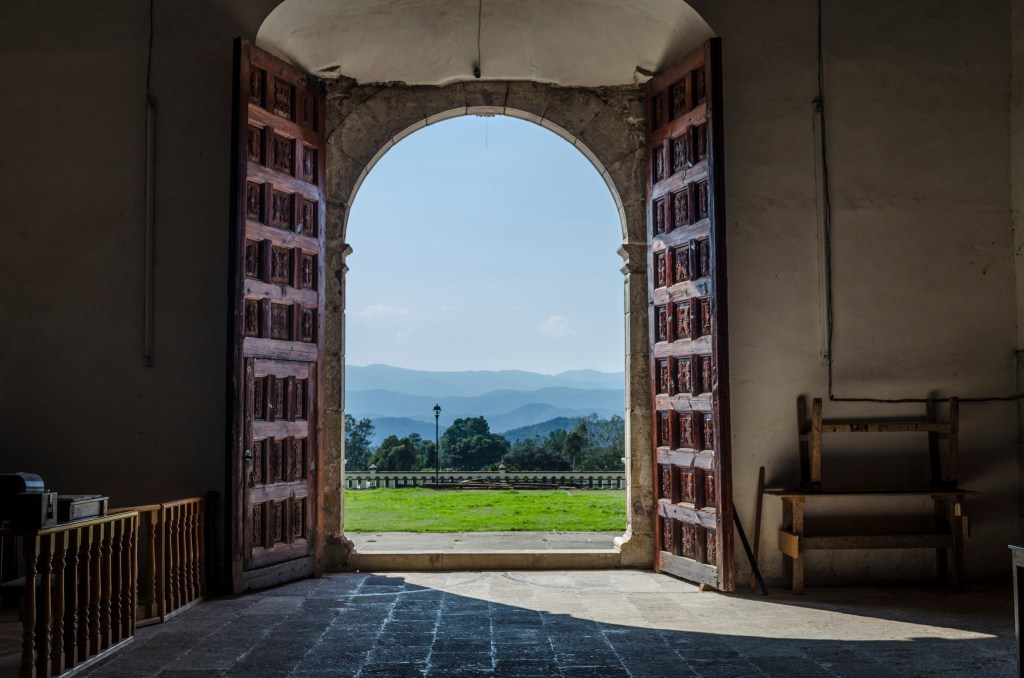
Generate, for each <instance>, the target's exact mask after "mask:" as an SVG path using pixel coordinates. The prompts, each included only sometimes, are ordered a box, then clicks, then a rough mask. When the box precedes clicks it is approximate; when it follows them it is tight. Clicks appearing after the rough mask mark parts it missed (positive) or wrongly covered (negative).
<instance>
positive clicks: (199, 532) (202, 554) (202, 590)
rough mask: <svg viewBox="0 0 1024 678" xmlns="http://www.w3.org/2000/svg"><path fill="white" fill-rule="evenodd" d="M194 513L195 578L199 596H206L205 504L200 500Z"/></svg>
mask: <svg viewBox="0 0 1024 678" xmlns="http://www.w3.org/2000/svg"><path fill="white" fill-rule="evenodd" d="M196 511H197V512H198V517H199V520H198V523H197V525H196V554H197V558H196V576H197V577H198V578H199V595H200V596H205V595H206V550H205V548H204V543H205V541H206V523H205V519H206V515H205V514H206V504H205V503H204V502H203V501H202V500H200V501H199V503H198V504H197V505H196Z"/></svg>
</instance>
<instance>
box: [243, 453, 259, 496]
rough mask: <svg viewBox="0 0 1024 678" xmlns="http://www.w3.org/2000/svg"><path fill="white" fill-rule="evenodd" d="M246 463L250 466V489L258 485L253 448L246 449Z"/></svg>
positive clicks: (244, 457)
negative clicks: (253, 460)
mask: <svg viewBox="0 0 1024 678" xmlns="http://www.w3.org/2000/svg"><path fill="white" fill-rule="evenodd" d="M242 459H244V460H245V465H246V466H248V467H249V489H250V490H251V489H253V488H254V487H256V469H254V468H253V467H252V450H246V451H245V454H243V455H242Z"/></svg>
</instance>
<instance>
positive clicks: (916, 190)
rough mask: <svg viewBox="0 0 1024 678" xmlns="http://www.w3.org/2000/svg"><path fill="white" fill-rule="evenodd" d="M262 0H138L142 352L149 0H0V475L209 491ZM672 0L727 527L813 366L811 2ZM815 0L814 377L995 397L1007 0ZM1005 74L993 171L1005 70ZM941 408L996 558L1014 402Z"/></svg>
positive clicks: (1005, 233) (1005, 357)
mask: <svg viewBox="0 0 1024 678" xmlns="http://www.w3.org/2000/svg"><path fill="white" fill-rule="evenodd" d="M275 4H276V2H275V0H259V1H253V0H245V1H243V0H210V1H209V2H204V3H170V2H166V0H156V20H155V25H154V28H155V30H154V33H155V49H154V59H153V69H154V70H153V90H154V94H155V96H156V97H157V99H158V106H159V119H158V127H157V133H158V160H157V173H158V174H157V194H158V195H157V233H158V235H157V244H156V247H157V253H156V261H157V269H156V271H157V272H156V362H155V365H154V367H152V368H145V367H143V366H142V358H141V349H142V289H141V285H142V270H143V269H142V253H143V244H142V216H143V214H142V212H143V194H142V190H143V175H142V170H143V158H144V153H145V139H144V131H143V129H144V120H145V109H144V86H145V62H146V50H145V45H146V37H147V34H148V15H147V12H146V8H145V7H144V6H142V5H141V4H140V3H138V2H129V1H128V0H101V1H99V2H92V3H79V2H73V1H71V0H47V1H46V2H37V3H3V4H2V5H0V38H2V39H0V59H2V62H3V68H0V88H2V90H3V91H4V92H6V93H8V94H9V96H7V97H6V98H5V104H4V106H3V107H0V123H3V129H5V130H7V132H8V133H7V135H6V136H5V146H4V147H5V151H6V152H5V153H4V154H2V156H0V176H3V177H4V178H5V181H4V182H2V184H0V204H2V205H3V206H4V211H3V213H4V221H5V225H6V228H5V233H6V234H7V237H8V241H7V243H6V244H7V246H8V249H7V251H8V258H7V260H6V264H7V266H8V271H9V273H10V274H11V275H8V277H7V279H8V281H9V282H8V287H7V290H6V293H4V294H2V295H0V315H2V317H3V318H4V324H3V327H2V329H0V336H2V337H3V339H4V341H3V347H4V351H3V354H2V357H0V374H2V378H0V432H2V433H3V438H2V440H3V442H2V443H0V449H2V453H0V454H2V458H0V461H2V464H0V467H2V468H4V469H8V468H13V469H24V470H38V471H40V472H41V473H42V474H43V475H44V477H45V478H46V479H47V481H48V484H49V485H51V486H52V487H54V488H57V489H59V490H60V491H63V492H101V493H106V494H109V495H111V497H112V499H113V501H114V503H117V504H127V503H134V502H143V501H145V502H149V501H158V500H161V499H169V498H173V497H178V496H184V495H186V494H193V493H196V492H201V491H204V490H206V489H217V488H219V487H221V486H222V485H223V468H224V425H225V420H224V410H225V405H224V401H225V389H224V379H225V374H226V368H225V350H224V346H225V341H226V335H225V331H226V329H225V328H226V323H225V319H224V315H225V313H226V310H227V293H226V289H227V285H226V278H227V247H226V244H227V230H226V229H227V225H228V191H229V186H228V177H229V164H228V163H229V148H230V106H231V91H230V89H231V88H230V84H231V40H232V39H233V38H234V37H236V36H239V35H241V36H244V37H249V38H252V37H254V36H255V35H256V32H257V30H258V28H259V25H260V22H261V20H262V19H263V17H265V16H266V15H267V14H269V12H270V10H271V9H272V7H273V6H274V5H275ZM691 4H693V5H694V7H695V8H696V9H697V10H698V11H699V12H700V13H701V14H702V16H703V17H704V18H705V19H706V20H707V22H708V23H709V24H710V25H711V27H712V28H713V29H714V30H715V32H716V34H717V35H719V36H721V37H722V39H723V52H724V62H725V63H724V68H725V70H724V76H725V82H724V89H725V107H726V110H725V134H726V190H727V196H726V200H727V212H728V225H727V228H728V233H729V235H728V246H729V282H730V290H729V291H730V331H731V333H732V336H731V337H730V350H731V358H732V370H733V371H732V377H731V378H732V395H733V402H732V418H733V436H734V439H733V456H734V463H733V467H734V469H735V471H734V486H735V499H736V505H737V509H738V512H739V515H740V516H741V518H743V519H744V521H745V522H746V523H747V524H748V531H749V524H750V523H751V521H752V519H753V501H754V498H753V494H754V489H755V483H756V474H757V467H758V466H760V465H765V466H766V467H767V471H768V478H769V483H770V484H783V483H787V484H788V483H791V482H793V481H794V480H795V479H796V477H797V462H796V422H795V410H794V403H795V399H796V397H797V396H798V395H800V394H807V395H811V396H814V395H823V394H824V393H825V390H826V385H827V373H826V370H825V367H824V364H823V362H822V359H821V354H822V341H821V337H822V331H821V330H822V326H821V323H822V310H821V303H820V299H819V280H820V269H819V256H818V252H819V234H818V223H819V221H818V209H819V204H818V199H817V193H816V180H815V171H816V163H815V141H814V127H813V116H812V106H811V101H812V100H813V99H814V97H815V96H816V92H817V75H816V72H817V66H816V22H817V16H816V7H817V3H816V2H814V1H813V0H801V1H800V2H789V1H786V2H782V1H781V0H772V1H769V2H765V1H764V0H724V1H723V0H717V1H712V0H693V2H692V3H691ZM824 4H825V6H826V12H825V45H826V59H827V62H828V72H827V86H826V89H827V103H828V110H829V119H828V129H829V139H828V143H829V156H830V165H829V169H830V172H831V178H832V197H833V217H834V224H833V241H834V242H833V244H834V252H833V256H834V264H835V303H836V306H835V313H836V340H835V352H834V354H835V360H836V372H835V375H836V392H837V394H839V395H856V396H883V397H888V396H904V395H909V396H919V395H925V394H927V393H928V392H929V391H932V390H935V391H939V392H941V393H942V394H958V395H961V396H981V395H990V394H1007V393H1012V392H1014V390H1015V387H1016V384H1015V367H1014V349H1015V348H1016V347H1018V346H1021V342H1020V340H1019V339H1018V337H1017V325H1018V322H1017V316H1016V307H1017V306H1018V303H1017V301H1018V300H1019V299H1020V298H1021V297H1020V294H1019V293H1017V292H1016V289H1017V288H1015V284H1016V283H1015V261H1014V256H1013V252H1014V235H1013V232H1012V230H1011V223H1010V217H1009V211H1010V206H1011V191H1010V186H1011V180H1010V177H1011V173H1010V154H1009V153H1007V149H1008V148H1010V141H1011V136H1010V114H1009V113H1010V111H1009V105H1008V101H1009V95H1010V91H1009V90H1010V82H1011V70H1010V55H1011V52H1010V36H1009V31H1008V17H1009V16H1010V3H1009V2H1008V1H1007V0H993V1H992V2H987V3H974V2H966V1H963V2H951V3H934V2H931V1H929V0H907V1H906V2H901V3H890V2H882V1H881V0H846V1H844V2H842V3H828V2H826V3H824ZM1019 24H1020V20H1019V17H1018V20H1017V21H1016V25H1018V26H1019ZM1020 36H1021V33H1020V31H1019V29H1018V31H1017V32H1016V34H1015V40H1014V46H1015V50H1016V51H1015V56H1016V63H1020V57H1021V39H1020ZM1014 83H1015V89H1014V92H1015V94H1014V102H1015V104H1014V105H1015V106H1016V108H1015V116H1014V130H1015V134H1014V137H1013V138H1014V140H1015V141H1014V144H1015V145H1014V147H1013V153H1012V154H1013V158H1014V163H1015V164H1014V167H1015V169H1016V168H1020V166H1021V162H1022V160H1021V158H1022V154H1021V152H1020V145H1019V143H1018V142H1019V140H1020V135H1019V134H1017V133H1016V132H1018V131H1019V130H1020V122H1019V117H1020V112H1021V107H1020V76H1019V73H1018V75H1017V76H1016V79H1015V80H1014ZM1020 176H1021V174H1020V173H1019V172H1017V173H1015V174H1014V178H1015V181H1014V183H1013V201H1014V206H1015V207H1016V208H1017V209H1018V213H1019V209H1020V206H1021V204H1022V202H1021V195H1022V193H1021V192H1022V184H1021V182H1020V181H1019V180H1018V179H1019V177H1020ZM1017 263H1018V268H1019V258H1018V262H1017ZM1020 279H1021V276H1020V275H1017V276H1016V280H1017V281H1019V280H1020ZM827 407H828V409H827V411H831V412H854V411H855V412H867V411H871V410H872V409H873V408H871V407H868V406H863V405H856V406H854V405H850V406H843V407H840V406H838V405H836V406H834V407H829V406H827ZM878 409H880V410H882V411H884V412H886V413H890V412H904V411H909V409H910V408H906V409H904V408H897V407H881V406H879V408H878ZM962 423H963V425H962V434H961V439H962V441H963V442H962V450H963V453H962V465H961V474H960V475H961V478H962V479H963V484H964V485H965V486H966V487H968V488H970V489H973V490H978V491H980V492H981V494H980V495H979V496H978V497H977V498H972V499H971V500H970V501H969V502H968V511H967V513H968V515H969V516H970V517H971V518H972V520H971V524H972V532H973V534H972V538H971V539H970V540H969V541H968V546H967V548H968V551H967V553H968V571H969V572H970V573H971V574H974V575H1001V574H1003V573H1004V571H1005V569H1006V568H1005V545H1006V544H1007V543H1008V542H1012V541H1014V540H1015V539H1016V536H1017V524H1016V523H1017V521H1016V515H1017V514H1016V493H1017V490H1016V487H1017V477H1018V476H1017V470H1016V455H1015V452H1014V450H1015V443H1016V433H1015V431H1016V428H1015V427H1016V409H1015V406H1014V405H1013V404H1012V403H1003V404H989V405H972V406H966V405H965V406H964V408H963V422H962ZM922 444H923V443H922ZM899 446H900V447H905V448H907V449H910V448H913V447H915V446H918V447H919V444H918V443H917V442H916V441H913V440H909V441H901V442H900V443H899ZM868 460H869V461H870V465H869V466H867V469H868V471H867V472H868V473H870V474H873V475H876V476H878V475H883V476H884V475H885V471H884V470H883V469H884V464H883V463H882V462H885V461H887V459H886V458H885V455H884V454H878V455H875V456H871V457H868ZM830 468H838V467H830V466H829V465H828V462H826V466H825V473H826V474H828V473H829V472H830V471H829V469H830ZM912 470H913V469H911V468H909V467H907V468H901V469H900V471H901V472H902V471H912ZM916 508H920V507H916ZM765 509H766V512H765V517H764V522H763V541H762V548H761V552H762V566H763V567H764V569H765V571H766V572H767V573H768V574H770V575H772V576H773V577H777V573H778V571H779V562H778V561H779V559H778V555H777V552H776V550H775V538H774V531H775V529H776V527H777V526H778V525H779V522H780V515H779V507H778V506H777V505H776V504H775V503H773V502H771V501H768V500H767V499H766V503H765ZM864 510H865V511H866V512H869V511H870V510H871V509H864ZM873 510H877V509H873ZM894 510H895V509H894V508H893V507H890V506H883V507H882V508H881V511H882V513H884V514H886V515H888V514H890V513H892V512H893V511H894ZM738 562H739V566H740V568H741V569H742V568H744V567H745V563H744V561H743V559H742V558H739V560H738ZM808 562H809V565H808V569H807V576H808V582H809V583H811V584H814V583H818V582H822V583H823V582H826V581H849V580H853V579H857V580H861V578H867V579H872V578H873V579H891V578H899V577H907V578H914V577H920V576H921V575H923V574H927V573H928V572H930V568H931V565H932V556H931V555H930V554H928V553H926V552H921V553H905V554H899V555H898V556H897V555H895V554H893V553H857V552H849V553H842V554H838V555H834V556H833V555H827V554H814V555H813V556H812V557H810V558H809V559H808ZM741 581H742V579H741Z"/></svg>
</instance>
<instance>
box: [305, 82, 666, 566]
mask: <svg viewBox="0 0 1024 678" xmlns="http://www.w3.org/2000/svg"><path fill="white" fill-rule="evenodd" d="M462 115H509V116H512V117H516V118H520V119H523V120H527V121H530V122H534V123H536V124H538V125H540V126H542V127H544V128H545V129H548V130H550V131H552V132H554V133H556V134H558V135H559V136H560V137H562V138H563V139H565V140H566V141H568V142H569V143H571V144H573V145H574V146H575V147H576V148H577V149H578V150H579V151H580V152H581V153H583V154H584V156H586V157H587V158H588V159H589V160H590V162H591V163H592V164H593V165H594V167H595V168H596V170H597V171H598V173H599V174H600V175H601V177H602V178H603V179H604V181H605V183H606V184H607V185H608V188H609V190H610V191H611V194H612V196H613V199H614V201H615V204H616V207H617V209H618V211H619V217H620V220H621V223H622V247H621V248H620V250H619V252H620V254H621V255H622V257H623V260H624V266H623V268H622V272H623V275H624V286H625V289H624V295H625V296H624V321H625V325H624V327H625V333H626V351H625V356H624V364H625V372H626V384H625V392H626V398H625V400H626V402H625V416H624V419H625V425H626V478H627V492H626V497H627V529H626V531H625V533H624V534H623V535H622V537H620V538H618V539H617V540H616V544H617V546H618V547H619V549H620V553H621V557H620V564H621V565H624V566H634V567H642V566H648V565H650V564H651V563H652V560H653V524H652V519H651V516H652V511H653V505H654V499H653V489H652V481H651V478H652V477H653V476H652V470H651V457H650V440H651V429H650V422H651V405H650V393H649V390H650V387H649V383H650V382H649V363H648V350H647V346H648V339H647V337H648V326H647V323H648V320H647V317H648V316H647V276H646V254H645V247H646V245H645V242H646V241H645V238H646V235H645V234H646V223H645V220H646V211H645V210H646V208H645V191H646V181H645V179H646V177H645V167H646V158H645V139H644V102H643V89H642V88H640V87H636V86H623V87H592V88H583V87H560V86H557V85H547V84H540V83H533V82H503V81H484V82H468V83H458V84H453V85H447V86H410V85H405V84H401V83H399V84H373V85H358V84H356V83H355V82H354V81H352V80H347V79H343V80H338V81H335V82H332V83H329V84H328V101H327V120H326V129H327V134H328V137H327V143H328V158H327V167H328V170H327V197H328V203H329V205H328V214H327V223H328V233H327V261H326V266H325V269H326V270H327V271H328V277H327V321H326V327H327V330H326V331H327V336H326V338H325V339H326V354H327V355H326V361H325V362H326V380H325V384H324V388H325V394H328V395H327V400H326V410H325V421H324V438H323V440H324V463H325V466H326V468H325V469H323V474H322V475H323V478H324V495H323V496H324V503H325V516H324V517H325V520H324V527H325V535H324V537H325V543H326V549H325V565H326V567H327V568H328V569H331V568H336V567H339V566H342V565H343V564H344V562H345V559H346V558H347V555H348V552H349V550H350V545H349V543H348V542H347V541H346V540H345V538H344V535H343V533H342V525H343V522H344V516H343V496H342V489H341V488H342V487H343V482H342V481H343V477H342V474H343V469H344V457H343V442H344V431H343V422H344V415H343V412H344V402H343V399H344V353H345V343H344V342H345V336H344V335H345V327H344V308H345V274H346V271H347V266H346V264H345V260H346V257H347V256H348V255H349V254H350V253H351V248H349V247H348V245H347V244H346V238H345V234H346V229H347V222H348V209H349V207H350V206H351V204H352V201H353V199H354V198H355V195H356V193H357V191H358V190H359V187H360V185H361V184H362V181H363V180H364V179H365V177H366V176H367V174H368V173H369V172H370V170H371V169H372V168H373V166H374V164H375V163H376V162H377V161H378V160H379V159H380V158H381V157H382V156H383V155H384V154H385V153H386V152H387V151H388V150H389V149H390V148H391V147H392V146H394V145H395V144H396V143H397V142H398V141H400V140H401V139H403V138H405V137H406V136H408V135H410V134H412V133H413V132H415V131H417V130H419V129H422V128H423V127H426V126H427V125H430V124H433V123H435V122H440V121H442V120H447V119H449V118H453V117H458V116H462Z"/></svg>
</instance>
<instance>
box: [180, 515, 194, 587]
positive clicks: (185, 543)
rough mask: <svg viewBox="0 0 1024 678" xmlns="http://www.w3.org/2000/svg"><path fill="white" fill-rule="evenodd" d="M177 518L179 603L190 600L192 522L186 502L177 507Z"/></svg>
mask: <svg viewBox="0 0 1024 678" xmlns="http://www.w3.org/2000/svg"><path fill="white" fill-rule="evenodd" d="M178 520H179V521H180V522H181V531H180V534H179V539H180V541H181V604H182V605H185V604H187V603H190V602H192V549H191V548H189V546H190V544H191V542H192V531H191V527H192V523H191V518H190V516H189V506H188V504H183V505H181V506H180V507H178Z"/></svg>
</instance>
